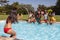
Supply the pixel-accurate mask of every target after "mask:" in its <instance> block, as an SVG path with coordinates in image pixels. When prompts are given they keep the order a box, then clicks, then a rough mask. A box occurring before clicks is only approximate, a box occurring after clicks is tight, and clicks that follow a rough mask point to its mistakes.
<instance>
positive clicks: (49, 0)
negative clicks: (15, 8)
mask: <svg viewBox="0 0 60 40" xmlns="http://www.w3.org/2000/svg"><path fill="white" fill-rule="evenodd" d="M13 2H19V3H20V4H31V5H32V6H33V7H34V8H35V9H37V7H38V5H39V4H40V5H45V6H47V7H48V6H53V5H56V2H57V0H9V4H12V3H13Z"/></svg>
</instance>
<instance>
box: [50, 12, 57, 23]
mask: <svg viewBox="0 0 60 40" xmlns="http://www.w3.org/2000/svg"><path fill="white" fill-rule="evenodd" d="M54 16H55V15H54V14H53V12H52V13H51V15H50V24H53V23H55V22H56V19H55V17H54Z"/></svg>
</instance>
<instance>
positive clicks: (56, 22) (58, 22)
mask: <svg viewBox="0 0 60 40" xmlns="http://www.w3.org/2000/svg"><path fill="white" fill-rule="evenodd" d="M4 21H5V20H0V22H4ZM20 21H23V20H20ZM56 23H60V22H56Z"/></svg>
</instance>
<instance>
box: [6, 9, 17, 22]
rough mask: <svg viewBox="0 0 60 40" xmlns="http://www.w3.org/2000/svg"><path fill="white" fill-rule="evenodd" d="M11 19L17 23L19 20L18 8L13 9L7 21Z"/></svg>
mask: <svg viewBox="0 0 60 40" xmlns="http://www.w3.org/2000/svg"><path fill="white" fill-rule="evenodd" d="M9 20H10V21H11V23H17V22H18V19H17V11H16V9H13V10H12V11H11V13H10V14H9V16H8V18H7V20H6V23H8V22H9Z"/></svg>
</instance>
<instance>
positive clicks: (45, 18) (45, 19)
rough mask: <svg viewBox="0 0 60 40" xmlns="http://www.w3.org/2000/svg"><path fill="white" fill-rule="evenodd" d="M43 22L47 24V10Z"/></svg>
mask: <svg viewBox="0 0 60 40" xmlns="http://www.w3.org/2000/svg"><path fill="white" fill-rule="evenodd" d="M44 21H45V23H47V24H48V12H47V10H46V11H45V13H44Z"/></svg>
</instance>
